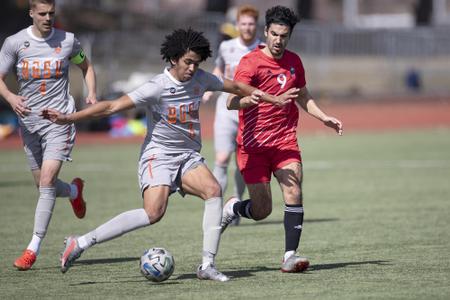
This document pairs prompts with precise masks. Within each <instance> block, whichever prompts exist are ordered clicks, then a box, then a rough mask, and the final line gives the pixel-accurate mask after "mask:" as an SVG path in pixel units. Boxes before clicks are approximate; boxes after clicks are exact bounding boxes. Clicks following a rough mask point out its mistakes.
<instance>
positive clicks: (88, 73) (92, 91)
mask: <svg viewBox="0 0 450 300" xmlns="http://www.w3.org/2000/svg"><path fill="white" fill-rule="evenodd" d="M77 66H78V67H79V68H80V69H81V71H82V72H83V77H84V81H85V82H86V86H87V90H88V95H87V97H86V103H87V104H94V103H97V93H96V90H97V80H96V77H95V70H94V66H93V65H92V63H91V62H90V61H89V59H88V58H87V57H86V58H85V59H84V60H83V62H82V63H80V64H78V65H77Z"/></svg>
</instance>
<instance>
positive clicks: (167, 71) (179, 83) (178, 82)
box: [164, 67, 198, 85]
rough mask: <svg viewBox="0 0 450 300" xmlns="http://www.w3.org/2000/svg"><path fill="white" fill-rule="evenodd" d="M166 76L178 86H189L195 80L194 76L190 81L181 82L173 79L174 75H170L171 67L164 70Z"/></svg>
mask: <svg viewBox="0 0 450 300" xmlns="http://www.w3.org/2000/svg"><path fill="white" fill-rule="evenodd" d="M197 71H198V70H197ZM164 74H166V76H167V77H169V79H170V80H172V81H173V82H174V83H175V84H177V85H186V84H188V83H189V82H191V80H192V78H194V76H192V78H191V79H189V80H188V81H184V82H181V81H179V80H177V79H176V78H175V77H173V76H172V74H170V71H169V67H166V68H165V69H164ZM194 75H195V74H194Z"/></svg>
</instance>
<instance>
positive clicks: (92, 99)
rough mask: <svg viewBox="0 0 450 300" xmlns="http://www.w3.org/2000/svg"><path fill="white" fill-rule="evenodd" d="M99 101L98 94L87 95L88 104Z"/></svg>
mask: <svg viewBox="0 0 450 300" xmlns="http://www.w3.org/2000/svg"><path fill="white" fill-rule="evenodd" d="M95 103H97V95H96V94H89V95H87V97H86V104H95Z"/></svg>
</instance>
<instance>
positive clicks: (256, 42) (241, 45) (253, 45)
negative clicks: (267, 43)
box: [236, 37, 261, 50]
mask: <svg viewBox="0 0 450 300" xmlns="http://www.w3.org/2000/svg"><path fill="white" fill-rule="evenodd" d="M236 39H237V45H238V47H239V48H241V49H244V50H247V49H251V50H253V49H255V48H256V46H258V45H259V44H261V41H260V40H259V39H258V38H255V40H254V41H253V43H252V44H251V45H250V46H246V45H245V44H244V43H242V41H241V38H240V37H237V38H236Z"/></svg>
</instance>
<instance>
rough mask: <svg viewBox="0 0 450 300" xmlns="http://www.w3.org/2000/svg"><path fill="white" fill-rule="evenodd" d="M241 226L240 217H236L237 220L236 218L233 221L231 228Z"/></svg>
mask: <svg viewBox="0 0 450 300" xmlns="http://www.w3.org/2000/svg"><path fill="white" fill-rule="evenodd" d="M239 224H241V217H240V216H236V218H234V219H233V221H231V223H230V225H231V226H239Z"/></svg>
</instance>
